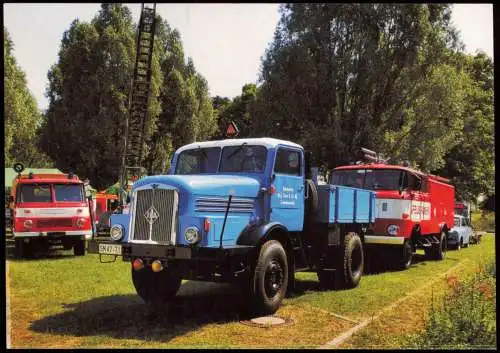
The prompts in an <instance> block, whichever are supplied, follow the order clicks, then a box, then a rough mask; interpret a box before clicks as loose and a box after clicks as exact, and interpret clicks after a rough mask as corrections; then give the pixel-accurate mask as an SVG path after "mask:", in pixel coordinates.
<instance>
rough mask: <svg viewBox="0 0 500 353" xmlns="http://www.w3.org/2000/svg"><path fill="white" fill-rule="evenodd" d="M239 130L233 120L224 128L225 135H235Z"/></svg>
mask: <svg viewBox="0 0 500 353" xmlns="http://www.w3.org/2000/svg"><path fill="white" fill-rule="evenodd" d="M239 132H240V131H239V130H238V127H237V126H236V124H235V123H234V122H233V121H231V122H230V123H229V125H228V126H227V128H226V137H236V136H238V133H239Z"/></svg>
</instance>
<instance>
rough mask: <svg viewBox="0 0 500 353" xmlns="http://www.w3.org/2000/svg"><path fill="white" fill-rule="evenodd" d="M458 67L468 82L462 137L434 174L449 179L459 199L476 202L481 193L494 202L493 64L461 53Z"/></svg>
mask: <svg viewBox="0 0 500 353" xmlns="http://www.w3.org/2000/svg"><path fill="white" fill-rule="evenodd" d="M457 64H459V65H461V66H463V67H464V69H465V70H466V72H467V73H468V75H469V77H470V79H471V86H470V87H469V89H468V91H467V95H466V97H464V103H465V113H464V114H463V125H464V128H463V134H462V137H461V139H460V140H459V141H458V143H457V144H456V145H455V146H454V147H453V148H452V149H451V150H450V151H449V152H448V153H447V155H446V157H445V161H446V163H445V165H444V166H443V167H442V168H440V169H439V170H438V171H437V172H438V173H439V174H442V175H444V176H446V177H449V178H451V179H452V181H453V184H454V185H455V187H456V194H457V198H458V199H461V200H465V201H468V200H475V199H476V198H477V197H478V196H479V195H480V194H484V195H486V196H489V197H490V198H493V199H494V195H495V164H494V160H495V143H494V140H495V136H494V117H493V61H492V60H491V58H489V57H488V56H487V55H486V54H484V53H478V54H476V55H475V56H472V55H466V54H462V55H461V57H460V61H459V63H457Z"/></svg>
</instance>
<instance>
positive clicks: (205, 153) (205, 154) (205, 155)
mask: <svg viewBox="0 0 500 353" xmlns="http://www.w3.org/2000/svg"><path fill="white" fill-rule="evenodd" d="M198 152H200V153H201V154H202V155H203V158H204V159H205V160H206V161H208V156H207V152H205V149H204V148H201V147H200V146H198Z"/></svg>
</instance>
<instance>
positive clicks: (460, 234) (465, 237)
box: [448, 215, 472, 250]
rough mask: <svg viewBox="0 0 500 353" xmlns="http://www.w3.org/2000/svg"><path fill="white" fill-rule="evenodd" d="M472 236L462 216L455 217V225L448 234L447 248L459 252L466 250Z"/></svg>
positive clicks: (468, 225)
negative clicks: (461, 249)
mask: <svg viewBox="0 0 500 353" xmlns="http://www.w3.org/2000/svg"><path fill="white" fill-rule="evenodd" d="M471 236H472V228H471V227H470V224H469V220H468V219H467V218H465V217H464V216H458V215H456V216H455V225H454V226H453V228H451V229H450V231H449V232H448V248H451V249H456V250H460V248H468V247H469V244H470V239H471Z"/></svg>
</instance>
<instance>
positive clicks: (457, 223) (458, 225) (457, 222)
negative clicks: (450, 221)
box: [455, 217, 460, 227]
mask: <svg viewBox="0 0 500 353" xmlns="http://www.w3.org/2000/svg"><path fill="white" fill-rule="evenodd" d="M455 227H460V218H458V217H456V218H455Z"/></svg>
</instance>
